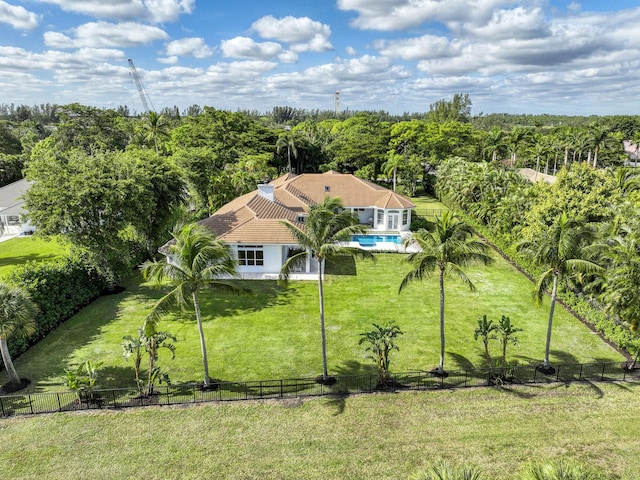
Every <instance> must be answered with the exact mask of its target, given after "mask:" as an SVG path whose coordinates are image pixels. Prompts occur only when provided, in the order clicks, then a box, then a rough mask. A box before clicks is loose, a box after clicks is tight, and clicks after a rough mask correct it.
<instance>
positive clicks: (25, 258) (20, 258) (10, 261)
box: [0, 253, 60, 267]
mask: <svg viewBox="0 0 640 480" xmlns="http://www.w3.org/2000/svg"><path fill="white" fill-rule="evenodd" d="M59 256H60V255H58V254H55V253H50V254H48V255H42V254H38V253H30V254H28V255H14V256H11V257H7V258H0V267H4V266H7V265H22V264H23V263H27V262H30V261H33V260H37V261H39V262H42V261H46V260H52V259H54V258H57V257H59Z"/></svg>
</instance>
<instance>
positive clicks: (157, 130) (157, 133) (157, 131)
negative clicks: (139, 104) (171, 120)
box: [145, 111, 169, 154]
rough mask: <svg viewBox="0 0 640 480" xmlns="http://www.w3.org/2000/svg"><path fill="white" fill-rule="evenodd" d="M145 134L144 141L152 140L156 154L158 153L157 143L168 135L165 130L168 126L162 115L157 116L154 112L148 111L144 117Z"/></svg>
mask: <svg viewBox="0 0 640 480" xmlns="http://www.w3.org/2000/svg"><path fill="white" fill-rule="evenodd" d="M146 128H147V134H146V135H145V140H146V141H148V142H150V141H152V140H153V145H154V146H155V148H156V154H157V153H158V152H159V149H158V141H159V140H160V139H162V138H165V137H167V136H168V135H169V133H168V131H167V128H168V124H167V121H166V118H165V116H164V115H159V114H158V113H156V112H154V111H150V112H149V114H148V115H147V117H146Z"/></svg>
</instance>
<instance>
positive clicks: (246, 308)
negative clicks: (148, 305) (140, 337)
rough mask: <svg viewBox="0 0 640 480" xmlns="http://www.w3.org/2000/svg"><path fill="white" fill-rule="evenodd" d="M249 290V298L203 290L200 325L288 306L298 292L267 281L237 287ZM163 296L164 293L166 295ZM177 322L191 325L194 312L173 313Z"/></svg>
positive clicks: (244, 295)
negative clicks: (201, 320)
mask: <svg viewBox="0 0 640 480" xmlns="http://www.w3.org/2000/svg"><path fill="white" fill-rule="evenodd" d="M239 285H241V286H242V287H243V288H246V289H248V291H249V293H248V294H239V295H234V294H229V293H222V292H215V291H206V290H202V291H201V292H200V293H199V295H198V300H199V302H200V309H201V311H202V318H203V321H207V320H210V319H213V318H220V317H230V316H234V315H238V313H252V312H259V311H261V310H264V309H266V308H270V307H276V306H283V305H288V304H289V303H291V298H292V297H294V296H296V295H297V289H296V288H295V286H292V285H291V284H290V285H288V286H286V287H283V286H280V285H278V284H277V283H276V282H275V281H270V280H245V281H243V282H242V283H239ZM165 293H166V291H165ZM175 312H176V314H175V318H174V320H177V321H182V320H184V321H186V322H193V321H195V315H194V313H193V311H186V312H184V313H182V312H180V309H179V308H176V309H175Z"/></svg>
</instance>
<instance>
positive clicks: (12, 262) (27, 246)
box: [0, 236, 68, 278]
mask: <svg viewBox="0 0 640 480" xmlns="http://www.w3.org/2000/svg"><path fill="white" fill-rule="evenodd" d="M67 251H68V249H67V247H64V246H62V245H61V244H60V243H58V242H56V241H55V240H43V239H41V238H39V237H37V236H26V237H15V238H12V239H11V240H5V241H4V242H0V278H4V277H6V276H7V275H8V274H9V272H10V271H11V269H13V268H14V267H15V266H17V265H22V264H24V263H27V262H28V261H30V260H36V261H41V260H51V259H54V258H56V257H58V256H60V255H63V254H65V253H67Z"/></svg>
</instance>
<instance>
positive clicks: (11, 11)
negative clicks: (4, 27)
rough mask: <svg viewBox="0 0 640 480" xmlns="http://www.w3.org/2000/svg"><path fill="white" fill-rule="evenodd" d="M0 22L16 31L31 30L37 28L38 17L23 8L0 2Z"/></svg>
mask: <svg viewBox="0 0 640 480" xmlns="http://www.w3.org/2000/svg"><path fill="white" fill-rule="evenodd" d="M0 22H1V23H7V24H9V25H11V26H12V27H13V28H15V29H18V30H33V29H34V28H36V27H37V26H38V16H37V15H36V14H35V13H33V12H30V11H28V10H27V9H25V8H24V7H20V6H16V5H10V4H8V3H7V2H4V1H2V0H0Z"/></svg>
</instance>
